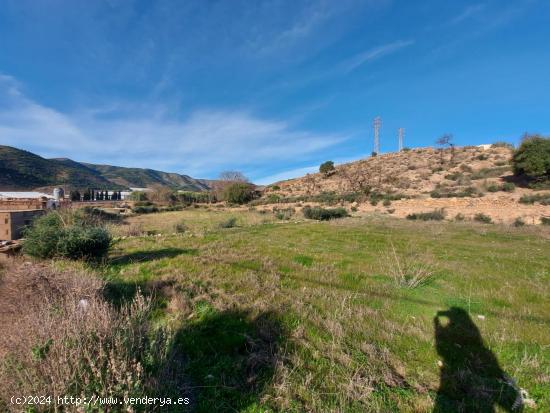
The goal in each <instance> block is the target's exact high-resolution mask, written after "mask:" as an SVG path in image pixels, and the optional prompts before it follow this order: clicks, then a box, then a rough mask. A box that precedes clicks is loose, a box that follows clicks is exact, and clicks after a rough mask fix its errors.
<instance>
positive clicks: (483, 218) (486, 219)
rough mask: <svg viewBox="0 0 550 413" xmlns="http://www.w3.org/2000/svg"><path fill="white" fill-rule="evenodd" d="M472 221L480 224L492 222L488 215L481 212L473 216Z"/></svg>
mask: <svg viewBox="0 0 550 413" xmlns="http://www.w3.org/2000/svg"><path fill="white" fill-rule="evenodd" d="M474 221H477V222H482V223H484V224H491V223H492V222H493V220H492V219H491V217H490V216H489V215H485V214H483V213H481V212H480V213H478V214H475V216H474Z"/></svg>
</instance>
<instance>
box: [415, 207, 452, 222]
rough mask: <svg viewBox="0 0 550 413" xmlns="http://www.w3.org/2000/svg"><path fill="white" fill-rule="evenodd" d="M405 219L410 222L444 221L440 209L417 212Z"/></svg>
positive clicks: (443, 213)
mask: <svg viewBox="0 0 550 413" xmlns="http://www.w3.org/2000/svg"><path fill="white" fill-rule="evenodd" d="M407 219H410V220H412V221H416V220H420V221H441V220H443V219H445V212H444V211H443V210H442V209H436V210H434V211H432V212H417V213H414V214H409V215H407Z"/></svg>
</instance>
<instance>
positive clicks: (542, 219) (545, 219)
mask: <svg viewBox="0 0 550 413" xmlns="http://www.w3.org/2000/svg"><path fill="white" fill-rule="evenodd" d="M540 222H541V224H542V225H550V217H540Z"/></svg>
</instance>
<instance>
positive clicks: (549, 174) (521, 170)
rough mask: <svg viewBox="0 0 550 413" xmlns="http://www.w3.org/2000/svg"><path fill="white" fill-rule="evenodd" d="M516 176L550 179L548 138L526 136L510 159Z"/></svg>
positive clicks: (549, 144)
mask: <svg viewBox="0 0 550 413" xmlns="http://www.w3.org/2000/svg"><path fill="white" fill-rule="evenodd" d="M512 165H513V166H514V173H515V174H516V175H520V176H521V175H523V176H527V177H529V178H532V179H537V180H546V179H550V138H548V137H542V136H540V135H532V136H528V135H526V136H525V137H524V138H523V141H522V142H521V145H520V147H519V148H518V149H517V150H516V152H515V153H514V156H513V157H512Z"/></svg>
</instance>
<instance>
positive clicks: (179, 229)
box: [174, 222, 187, 234]
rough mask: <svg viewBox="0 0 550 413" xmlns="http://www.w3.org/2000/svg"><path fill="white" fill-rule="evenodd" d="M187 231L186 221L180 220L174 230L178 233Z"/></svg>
mask: <svg viewBox="0 0 550 413" xmlns="http://www.w3.org/2000/svg"><path fill="white" fill-rule="evenodd" d="M185 231H187V225H185V223H183V222H178V223H177V224H175V225H174V232H175V233H176V234H183V233H185Z"/></svg>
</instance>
